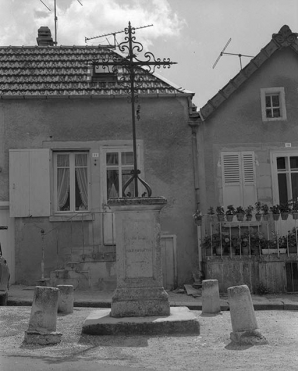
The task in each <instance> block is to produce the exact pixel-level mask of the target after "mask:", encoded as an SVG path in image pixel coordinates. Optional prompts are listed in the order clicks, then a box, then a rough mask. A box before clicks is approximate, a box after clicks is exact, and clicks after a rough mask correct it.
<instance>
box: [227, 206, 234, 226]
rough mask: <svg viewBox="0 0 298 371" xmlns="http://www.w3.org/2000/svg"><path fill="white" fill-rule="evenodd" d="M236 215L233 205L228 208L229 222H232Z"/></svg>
mask: <svg viewBox="0 0 298 371" xmlns="http://www.w3.org/2000/svg"><path fill="white" fill-rule="evenodd" d="M234 215H235V207H234V206H233V205H228V206H227V211H226V218H227V221H228V222H232V221H233V218H234Z"/></svg>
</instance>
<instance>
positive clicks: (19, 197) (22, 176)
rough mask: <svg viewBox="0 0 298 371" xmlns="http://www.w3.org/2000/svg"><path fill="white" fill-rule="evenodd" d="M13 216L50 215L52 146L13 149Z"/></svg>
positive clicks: (10, 171)
mask: <svg viewBox="0 0 298 371" xmlns="http://www.w3.org/2000/svg"><path fill="white" fill-rule="evenodd" d="M9 189H10V216H11V217H26V216H49V215H50V164H49V149H46V148H44V149H26V150H10V152H9Z"/></svg>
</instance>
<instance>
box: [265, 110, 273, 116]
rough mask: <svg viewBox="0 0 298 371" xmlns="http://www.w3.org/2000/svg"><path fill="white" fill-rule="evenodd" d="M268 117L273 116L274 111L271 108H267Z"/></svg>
mask: <svg viewBox="0 0 298 371" xmlns="http://www.w3.org/2000/svg"><path fill="white" fill-rule="evenodd" d="M266 117H269V118H272V111H271V109H266Z"/></svg>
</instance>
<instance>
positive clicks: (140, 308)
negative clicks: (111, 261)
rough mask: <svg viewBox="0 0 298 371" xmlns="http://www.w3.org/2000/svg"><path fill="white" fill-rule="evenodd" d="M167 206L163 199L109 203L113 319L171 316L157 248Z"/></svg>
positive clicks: (120, 199)
mask: <svg viewBox="0 0 298 371" xmlns="http://www.w3.org/2000/svg"><path fill="white" fill-rule="evenodd" d="M166 203H167V201H166V199H165V198H163V197H153V198H117V199H110V200H108V206H109V207H111V209H112V211H113V212H114V213H115V220H116V251H117V254H116V256H117V288H116V290H115V292H114V295H113V297H112V305H111V316H112V317H143V316H160V315H161V316H167V315H169V313H170V304H169V299H168V294H167V293H166V291H165V290H164V288H163V278H162V264H161V248H160V211H161V209H162V208H163V207H164V206H165V205H166Z"/></svg>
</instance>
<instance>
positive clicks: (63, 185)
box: [57, 155, 70, 210]
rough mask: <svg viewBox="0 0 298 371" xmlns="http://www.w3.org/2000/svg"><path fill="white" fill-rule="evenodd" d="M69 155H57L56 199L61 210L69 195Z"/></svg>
mask: <svg viewBox="0 0 298 371" xmlns="http://www.w3.org/2000/svg"><path fill="white" fill-rule="evenodd" d="M69 182H70V181H69V156H68V155H58V156H57V200H58V208H59V210H61V209H62V208H63V206H64V205H65V204H66V201H67V199H68V195H69V184H70V183H69Z"/></svg>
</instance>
